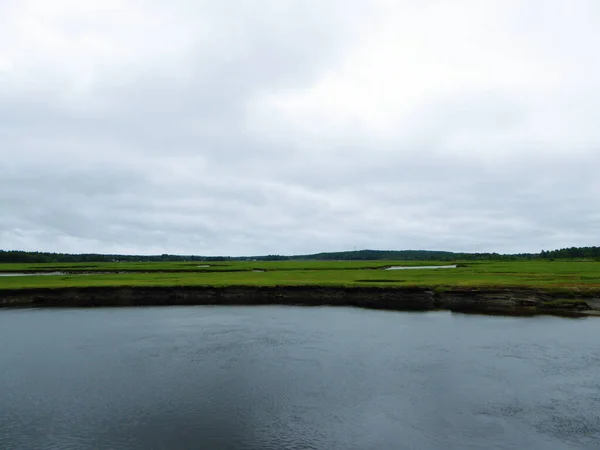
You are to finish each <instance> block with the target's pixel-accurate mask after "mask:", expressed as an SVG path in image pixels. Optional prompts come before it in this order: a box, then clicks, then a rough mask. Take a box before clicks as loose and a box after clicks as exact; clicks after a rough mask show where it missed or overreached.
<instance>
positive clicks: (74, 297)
mask: <svg viewBox="0 0 600 450" xmlns="http://www.w3.org/2000/svg"><path fill="white" fill-rule="evenodd" d="M269 304H274V305H275V304H278V305H306V306H356V307H362V308H375V309H390V310H398V311H431V310H437V309H445V310H450V311H457V312H472V313H492V314H493V313H498V314H548V313H551V314H575V315H579V314H581V315H596V314H600V298H598V297H569V298H565V296H564V294H563V295H562V296H561V294H558V293H553V292H547V291H543V290H538V289H527V288H505V289H473V288H469V289H450V290H444V291H440V290H436V289H428V288H409V287H393V288H392V287H390V288H388V287H381V288H369V287H353V288H340V287H318V286H286V287H279V286H277V287H256V286H229V287H219V288H216V287H198V286H177V287H87V288H60V289H22V290H21V289H15V290H0V306H3V307H11V306H12V307H23V306H44V307H60V306H71V307H73V306H75V307H90V306H164V305H269Z"/></svg>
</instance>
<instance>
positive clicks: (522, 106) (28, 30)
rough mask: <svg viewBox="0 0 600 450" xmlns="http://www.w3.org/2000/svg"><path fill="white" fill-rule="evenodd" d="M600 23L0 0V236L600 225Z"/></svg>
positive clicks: (157, 243)
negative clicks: (598, 53) (599, 120)
mask: <svg viewBox="0 0 600 450" xmlns="http://www.w3.org/2000/svg"><path fill="white" fill-rule="evenodd" d="M542 6H543V8H542ZM599 30H600V6H598V4H597V2H595V1H593V0H590V1H584V0H575V1H570V2H566V1H564V0H561V1H559V0H551V1H548V2H544V5H541V3H540V2H539V1H534V0H531V1H522V0H512V1H506V0H505V1H491V0H490V1H487V2H480V1H475V0H462V1H425V2H422V1H419V2H417V1H415V2H396V1H386V0H379V1H373V2H363V1H359V0H356V1H354V0H352V1H348V2H345V3H344V6H343V7H342V6H341V5H340V4H339V3H338V2H335V1H333V0H319V1H311V0H304V1H299V0H297V1H293V0H285V1H281V2H272V1H267V0H264V1H263V0H254V1H243V0H228V1H226V2H211V1H208V0H206V1H191V0H174V1H171V2H166V3H165V2H158V1H155V0H137V1H133V2H130V1H127V2H125V1H118V0H110V1H108V0H103V1H102V2H100V1H97V2H96V1H87V2H77V1H74V0H57V1H54V2H50V3H49V2H47V1H42V0H19V1H17V0H8V1H4V2H2V3H1V4H0V42H2V43H3V44H2V45H1V48H0V152H1V156H2V159H1V160H0V161H1V162H0V205H1V214H0V248H4V249H26V250H45V251H65V252H102V253H144V254H148V253H182V254H204V255H218V254H230V255H251V254H265V253H282V254H290V253H311V252H318V251H328V250H344V249H351V248H353V247H356V248H378V249H439V250H454V251H498V252H525V251H539V250H541V249H552V248H559V247H564V246H571V245H597V244H598V242H597V238H598V231H599V230H600V181H599V180H600V178H599V177H598V176H597V173H598V170H599V169H600V151H599V149H600V128H599V127H598V126H597V123H596V121H595V115H596V114H595V113H596V111H597V110H598V109H600V62H599V60H598V58H596V57H595V51H596V49H597V48H598V47H599V46H600V31H599Z"/></svg>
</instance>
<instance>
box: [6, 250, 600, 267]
mask: <svg viewBox="0 0 600 450" xmlns="http://www.w3.org/2000/svg"><path fill="white" fill-rule="evenodd" d="M580 258H583V259H598V260H600V247H569V248H563V249H558V250H550V251H546V250H542V251H541V252H540V253H518V254H499V253H456V252H444V251H430V250H355V251H346V252H324V253H315V254H311V255H291V256H284V255H262V256H242V257H230V256H194V255H169V254H162V255H150V256H148V255H104V254H98V253H85V254H70V253H48V252H27V251H21V250H0V263H82V262H84V263H85V262H90V263H92V262H184V261H203V262H209V261H212V262H216V261H246V260H253V261H299V260H304V261H307V260H311V261H343V260H346V261H348V260H353V261H372V260H402V261H455V260H467V261H486V260H494V261H518V260H533V259H548V260H551V259H580Z"/></svg>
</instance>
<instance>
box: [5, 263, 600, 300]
mask: <svg viewBox="0 0 600 450" xmlns="http://www.w3.org/2000/svg"><path fill="white" fill-rule="evenodd" d="M456 263H458V267H457V268H455V269H436V270H426V269H424V270H395V271H392V270H390V271H386V270H382V269H383V268H385V267H389V266H393V265H412V266H415V265H426V266H431V265H436V263H435V262H432V261H423V262H418V261H408V262H407V261H305V262H303V261H278V262H257V261H243V262H218V263H207V264H210V267H198V265H200V264H198V262H174V263H126V262H123V263H98V264H92V263H82V264H73V263H69V264H0V271H1V272H27V271H29V272H31V271H34V272H35V271H48V272H52V271H57V270H59V271H63V272H65V271H66V272H69V274H68V275H64V274H62V275H57V276H51V275H49V276H43V277H39V276H22V277H0V290H2V289H27V288H63V287H101V286H132V287H133V286H215V287H224V286H346V287H353V286H361V287H378V286H379V287H384V286H385V287H388V288H389V287H394V286H398V287H412V286H414V287H431V288H434V289H435V290H436V291H439V292H442V291H444V290H448V289H456V288H482V287H486V288H489V287H498V288H504V287H529V288H539V289H544V290H551V291H558V292H563V293H564V294H565V298H568V297H571V296H574V295H595V294H596V293H600V262H598V261H564V260H561V261H545V260H539V261H514V262H497V261H475V262H473V261H456ZM440 264H441V265H444V264H449V263H448V262H440ZM82 274H85V275H82Z"/></svg>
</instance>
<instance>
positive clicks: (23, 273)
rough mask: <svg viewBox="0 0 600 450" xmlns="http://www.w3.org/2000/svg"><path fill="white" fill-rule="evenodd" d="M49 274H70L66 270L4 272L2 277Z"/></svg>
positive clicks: (0, 274) (0, 275) (1, 274)
mask: <svg viewBox="0 0 600 450" xmlns="http://www.w3.org/2000/svg"><path fill="white" fill-rule="evenodd" d="M49 275H68V274H67V273H66V272H4V273H0V277H31V276H49Z"/></svg>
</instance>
